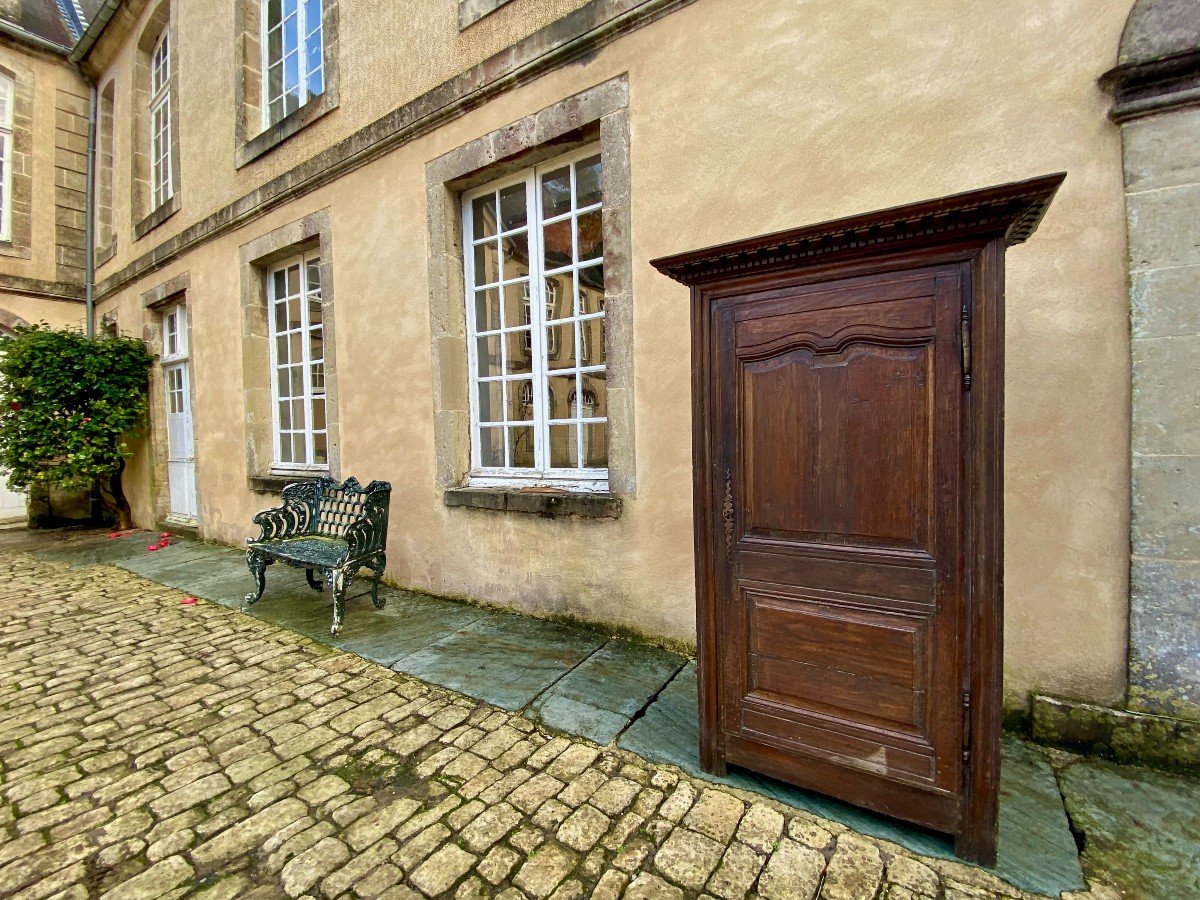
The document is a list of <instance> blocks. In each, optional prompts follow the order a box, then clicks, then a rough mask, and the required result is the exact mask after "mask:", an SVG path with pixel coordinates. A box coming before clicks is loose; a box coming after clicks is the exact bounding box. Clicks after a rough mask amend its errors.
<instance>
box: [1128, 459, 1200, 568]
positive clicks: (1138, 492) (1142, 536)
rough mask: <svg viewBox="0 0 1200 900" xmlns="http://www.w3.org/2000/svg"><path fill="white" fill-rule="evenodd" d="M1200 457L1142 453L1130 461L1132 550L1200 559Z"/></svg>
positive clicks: (1172, 557)
mask: <svg viewBox="0 0 1200 900" xmlns="http://www.w3.org/2000/svg"><path fill="white" fill-rule="evenodd" d="M1197 510H1200V457H1196V456H1149V457H1146V456H1142V457H1135V458H1134V461H1133V535H1132V538H1133V552H1134V553H1135V554H1137V555H1139V556H1153V557H1160V558H1167V559H1181V560H1192V561H1196V560H1200V518H1197V516H1196V511H1197Z"/></svg>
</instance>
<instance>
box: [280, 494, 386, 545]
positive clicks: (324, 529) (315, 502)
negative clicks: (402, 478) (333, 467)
mask: <svg viewBox="0 0 1200 900" xmlns="http://www.w3.org/2000/svg"><path fill="white" fill-rule="evenodd" d="M283 496H284V500H285V501H288V502H293V503H297V502H298V503H303V504H305V505H306V506H307V507H308V522H307V528H306V530H307V532H308V533H309V534H313V535H320V536H321V537H332V538H344V537H346V531H347V529H349V528H350V526H351V525H355V524H357V523H358V522H366V523H367V528H366V529H365V531H366V538H367V540H366V541H365V542H363V543H361V544H360V545H359V549H360V550H362V551H364V552H369V551H374V550H381V549H383V546H384V544H385V543H386V542H387V521H388V505H389V503H390V502H391V496H392V486H391V485H390V484H388V482H386V481H372V482H371V483H370V484H368V485H367V486H366V487H363V486H362V485H360V484H359V483H358V479H357V478H347V479H346V480H345V481H344V482H343V483H341V484H338V483H337V482H336V481H334V480H333V479H332V478H319V479H317V480H316V481H311V482H304V483H301V484H289V485H288V486H287V487H286V488H284V493H283Z"/></svg>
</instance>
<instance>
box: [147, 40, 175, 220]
mask: <svg viewBox="0 0 1200 900" xmlns="http://www.w3.org/2000/svg"><path fill="white" fill-rule="evenodd" d="M173 193H174V190H173V189H172V187H171V38H170V30H169V29H167V28H164V29H163V33H162V35H161V36H160V37H159V39H158V43H157V44H155V45H154V53H153V54H152V55H151V57H150V200H151V207H152V208H153V209H158V208H159V207H160V206H161V205H162V204H164V203H166V202H167V201H168V200H170V199H171V195H172V194H173Z"/></svg>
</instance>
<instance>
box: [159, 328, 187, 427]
mask: <svg viewBox="0 0 1200 900" xmlns="http://www.w3.org/2000/svg"><path fill="white" fill-rule="evenodd" d="M185 315H186V314H185V313H184V310H183V307H182V306H175V307H172V308H171V309H170V310H168V311H167V312H166V313H164V314H163V355H162V363H163V374H164V375H165V376H166V382H167V412H168V413H172V414H181V413H183V412H184V411H185V410H186V409H187V407H186V402H187V398H186V396H185V392H186V390H187V379H186V378H185V377H184V368H183V366H177V365H170V364H171V363H177V362H179V361H181V360H184V359H186V358H187V319H186V318H185Z"/></svg>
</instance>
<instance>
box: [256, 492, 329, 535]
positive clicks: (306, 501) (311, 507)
mask: <svg viewBox="0 0 1200 900" xmlns="http://www.w3.org/2000/svg"><path fill="white" fill-rule="evenodd" d="M315 513H316V497H315V496H314V493H313V485H312V484H308V483H304V482H300V483H297V484H289V485H287V486H286V487H285V488H284V489H283V505H282V506H278V507H275V508H274V509H264V510H263V511H262V512H260V513H256V514H255V516H254V524H255V525H257V526H258V527H259V530H260V533H259V536H258V537H257V538H251V539H250V541H249V543H252V544H253V543H257V542H259V541H274V540H279V539H281V538H289V537H295V536H297V535H302V534H309V533H310V532H311V531H312V522H313V518H314V515H315Z"/></svg>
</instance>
